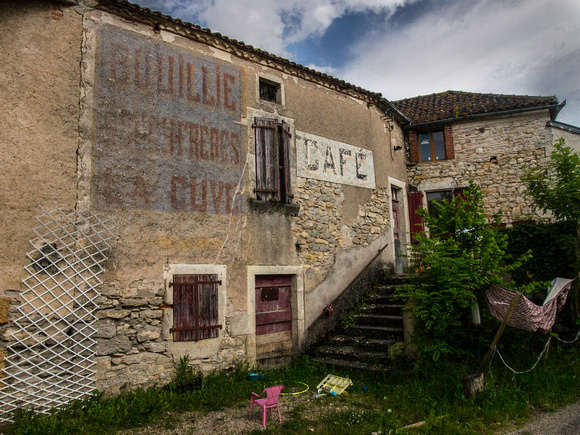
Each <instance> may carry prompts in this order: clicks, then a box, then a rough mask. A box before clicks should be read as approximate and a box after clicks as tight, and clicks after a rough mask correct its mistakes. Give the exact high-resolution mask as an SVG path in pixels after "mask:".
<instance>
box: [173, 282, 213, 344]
mask: <svg viewBox="0 0 580 435" xmlns="http://www.w3.org/2000/svg"><path fill="white" fill-rule="evenodd" d="M219 285H221V281H219V280H218V276H217V275H216V274H200V275H189V274H187V275H185V274H175V275H173V281H172V282H171V284H170V286H171V287H172V288H173V328H172V329H171V332H173V341H199V340H204V339H207V338H216V337H218V336H219V330H220V329H222V325H221V324H220V323H219V310H218V286H219Z"/></svg>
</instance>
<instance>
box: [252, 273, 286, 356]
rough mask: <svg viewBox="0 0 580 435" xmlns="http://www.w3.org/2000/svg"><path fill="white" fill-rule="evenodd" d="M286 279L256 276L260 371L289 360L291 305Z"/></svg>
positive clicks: (274, 276) (257, 339) (257, 346)
mask: <svg viewBox="0 0 580 435" xmlns="http://www.w3.org/2000/svg"><path fill="white" fill-rule="evenodd" d="M291 280H292V277H291V276H289V275H258V276H256V360H257V363H258V365H260V366H261V367H276V366H279V365H283V364H286V363H287V362H289V361H290V360H291V357H292V303H291V297H292V293H291Z"/></svg>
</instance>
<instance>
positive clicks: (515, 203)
mask: <svg viewBox="0 0 580 435" xmlns="http://www.w3.org/2000/svg"><path fill="white" fill-rule="evenodd" d="M548 120H549V114H548V112H547V111H545V112H540V113H538V112H533V113H529V114H521V115H514V116H505V117H498V118H493V119H490V120H482V121H467V122H461V123H456V124H453V140H454V144H455V159H452V160H444V161H437V162H432V163H431V162H429V163H418V164H414V165H412V166H409V184H410V185H411V186H415V187H417V188H418V189H419V190H426V191H428V190H440V189H449V188H453V187H465V186H467V185H468V183H469V180H470V179H474V180H475V181H476V182H477V183H478V184H479V185H481V187H482V189H483V193H484V194H485V212H486V213H487V214H488V215H491V214H493V213H495V212H497V211H499V210H502V211H503V215H504V217H503V221H504V222H511V221H513V220H519V219H521V218H522V217H525V216H528V215H529V214H530V213H532V211H531V209H530V207H529V205H530V204H529V201H528V200H527V199H526V198H525V197H524V194H523V191H524V186H523V184H522V183H521V181H520V177H521V176H522V173H523V167H524V166H525V165H527V166H536V165H539V164H541V163H542V162H543V161H544V160H545V158H546V157H545V155H546V147H547V146H549V145H550V144H551V142H552V135H551V132H550V129H549V128H547V127H546V123H547V121H548Z"/></svg>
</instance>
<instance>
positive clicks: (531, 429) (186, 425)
mask: <svg viewBox="0 0 580 435" xmlns="http://www.w3.org/2000/svg"><path fill="white" fill-rule="evenodd" d="M301 405H303V406H306V407H308V408H311V409H310V413H311V415H313V416H316V417H320V416H323V415H324V414H325V413H329V412H337V411H344V410H346V409H348V408H349V406H347V405H346V404H345V403H343V402H338V401H336V400H333V398H331V397H324V398H323V399H316V398H314V396H313V393H311V392H308V393H306V394H304V395H296V396H285V397H282V398H281V401H280V411H281V414H282V421H284V415H285V414H287V413H289V412H290V411H291V410H292V409H294V408H295V407H296V406H301ZM351 408H352V405H351ZM248 416H249V403H248V404H247V405H240V406H238V407H234V408H228V409H226V410H222V411H217V412H210V413H207V412H188V413H183V414H175V416H174V417H175V418H169V419H168V421H167V422H164V423H162V424H161V425H154V426H146V427H142V428H138V429H131V430H127V431H123V432H119V433H120V434H122V435H145V434H149V435H150V434H155V435H185V434H192V435H193V434H195V435H198V434H199V435H218V434H219V435H223V434H240V433H244V432H246V433H247V432H250V431H252V430H263V429H264V427H263V426H262V414H261V409H260V408H257V410H256V409H255V410H254V411H253V414H252V419H251V420H249V419H248ZM169 417H172V416H171V415H170V416H169ZM266 424H267V425H268V426H274V425H279V424H280V423H279V422H278V418H277V416H272V417H268V418H267V420H266ZM315 428H316V424H315V423H314V422H313V424H312V429H311V430H312V431H313V432H315ZM501 433H503V434H504V435H579V434H580V401H578V402H576V403H572V404H570V405H568V406H566V407H564V408H561V409H559V410H558V411H556V412H539V413H537V414H535V415H533V416H532V417H531V418H530V420H529V422H528V423H526V424H525V425H524V426H522V427H521V428H519V429H517V430H512V431H510V432H505V431H504V432H501Z"/></svg>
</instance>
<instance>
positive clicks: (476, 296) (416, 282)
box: [400, 181, 529, 360]
mask: <svg viewBox="0 0 580 435" xmlns="http://www.w3.org/2000/svg"><path fill="white" fill-rule="evenodd" d="M435 206H436V207H437V210H438V213H437V214H436V215H435V216H431V215H430V214H429V212H428V210H426V209H421V210H420V213H421V216H422V217H423V219H424V220H425V223H426V225H427V227H428V233H422V234H419V235H417V236H416V237H415V238H416V240H417V243H416V244H415V245H414V246H413V248H412V253H411V267H412V268H413V270H415V271H416V272H418V273H417V275H416V276H415V277H414V278H413V280H412V282H411V284H410V285H407V286H405V287H403V288H401V289H400V291H401V292H402V293H404V294H408V295H410V296H411V298H412V300H413V302H414V306H415V315H416V317H417V319H418V320H419V322H420V329H419V331H417V332H416V333H415V336H414V341H415V344H417V346H418V347H419V350H420V352H421V354H422V355H424V356H428V357H431V358H432V359H433V360H438V359H439V358H440V357H441V356H445V355H451V354H453V357H454V358H457V357H463V356H464V355H460V354H461V353H462V352H465V351H466V347H465V346H464V345H463V344H464V343H466V341H469V340H470V337H469V336H467V335H466V334H469V332H468V331H466V330H465V328H464V323H465V322H464V318H465V316H466V313H468V312H469V309H470V308H471V307H472V306H474V304H475V302H478V303H479V304H480V305H483V304H484V300H483V289H484V288H485V287H487V286H489V285H490V284H492V283H498V284H502V283H503V277H504V276H505V275H506V274H507V273H508V272H510V271H511V270H513V269H514V268H517V267H519V266H521V264H522V263H523V262H524V261H525V260H526V259H527V258H528V257H529V254H528V253H524V254H523V255H522V256H520V257H519V258H513V257H512V258H511V259H509V260H510V262H509V263H508V262H507V261H506V260H508V259H507V258H506V256H505V250H506V248H507V243H508V240H507V235H505V234H503V233H501V232H499V231H498V227H499V222H500V220H501V215H500V214H496V215H494V216H492V217H491V219H488V218H487V216H486V215H485V213H484V210H483V193H482V191H481V188H480V187H479V186H477V185H476V184H475V183H474V182H473V181H471V182H470V184H469V188H468V189H467V190H466V191H465V197H463V196H456V197H455V198H453V199H452V200H443V201H442V202H438V203H435Z"/></svg>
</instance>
